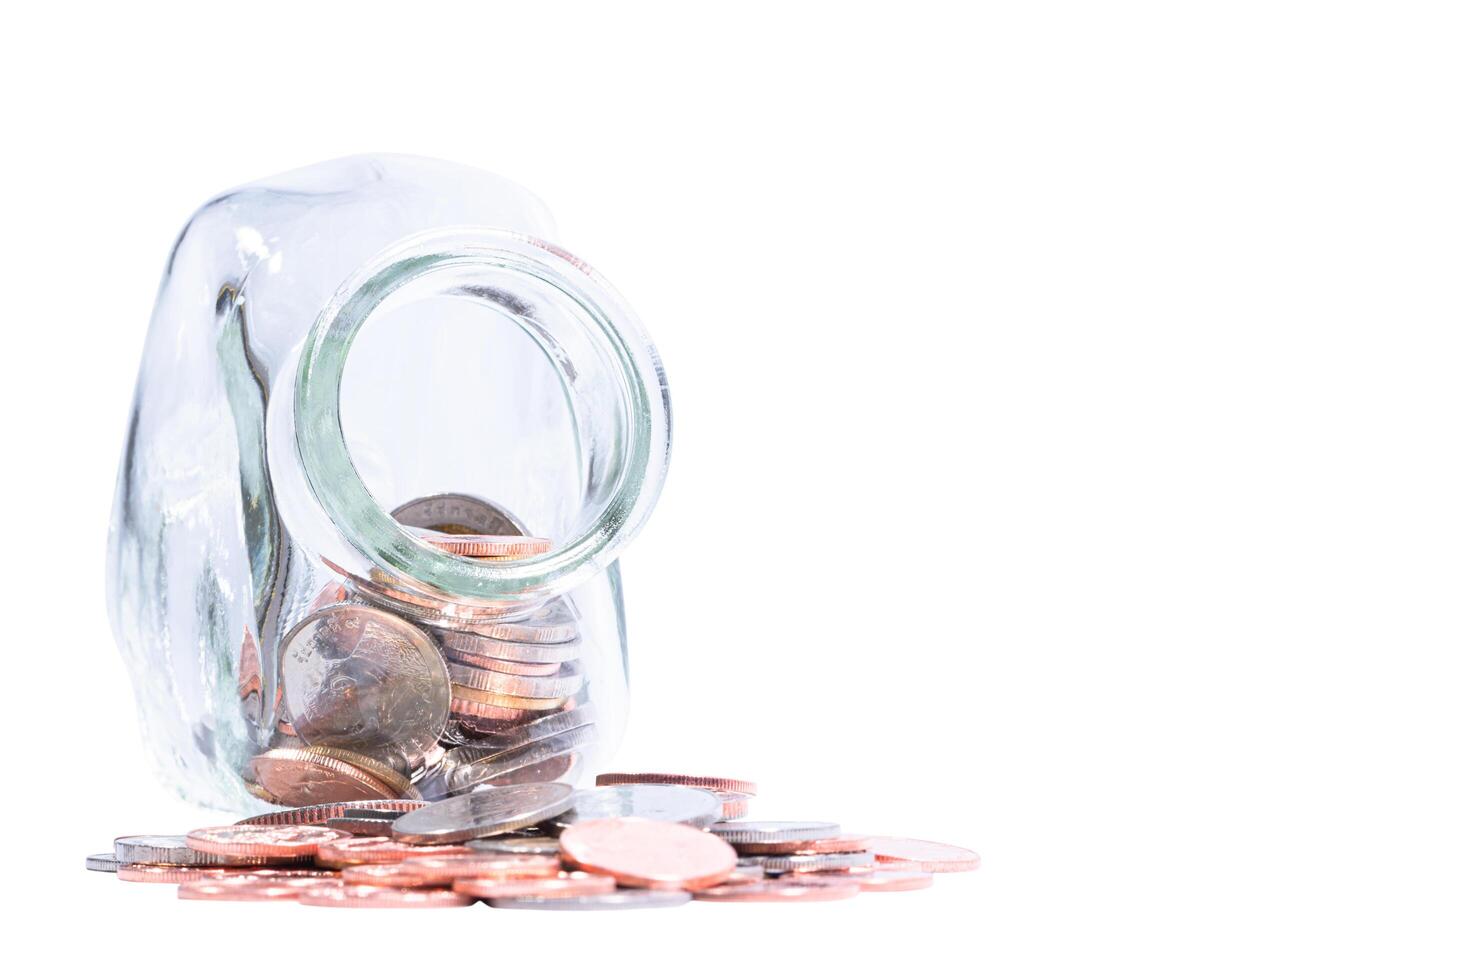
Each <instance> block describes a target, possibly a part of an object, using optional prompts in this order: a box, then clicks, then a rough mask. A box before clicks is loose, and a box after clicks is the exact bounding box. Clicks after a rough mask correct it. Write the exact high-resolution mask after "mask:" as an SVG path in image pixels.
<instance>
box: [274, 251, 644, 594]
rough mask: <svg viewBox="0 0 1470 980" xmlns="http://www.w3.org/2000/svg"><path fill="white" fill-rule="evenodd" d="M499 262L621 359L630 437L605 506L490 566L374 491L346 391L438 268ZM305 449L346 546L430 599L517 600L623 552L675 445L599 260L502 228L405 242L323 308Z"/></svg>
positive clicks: (302, 423)
mask: <svg viewBox="0 0 1470 980" xmlns="http://www.w3.org/2000/svg"><path fill="white" fill-rule="evenodd" d="M456 267H458V268H466V267H481V268H493V269H495V270H498V271H499V272H501V273H507V272H508V273H511V274H513V275H518V276H526V277H530V278H531V279H533V280H535V281H536V282H538V283H539V284H541V285H543V286H550V287H551V288H552V289H554V290H555V291H556V292H557V293H558V294H560V296H562V297H564V298H565V299H566V300H568V301H569V302H568V304H567V309H569V310H572V311H573V312H574V316H575V319H576V321H577V325H578V326H579V327H581V329H582V330H583V331H585V334H586V336H588V337H589V338H591V339H592V340H593V342H594V343H596V344H597V346H598V349H599V350H600V351H601V352H603V353H604V354H605V355H606V357H607V360H608V362H609V363H610V364H613V365H615V366H616V370H615V372H614V373H615V374H616V376H617V378H618V380H619V382H620V386H621V390H622V394H623V398H622V409H623V412H624V414H625V417H624V420H623V422H624V426H625V431H626V436H627V438H626V439H625V440H623V444H622V446H621V452H620V453H619V454H618V457H617V460H616V463H617V476H616V481H615V484H614V487H613V489H612V491H611V493H609V494H608V495H607V500H606V503H605V505H604V506H603V507H602V510H601V513H600V514H599V515H598V516H597V517H596V518H595V519H594V520H593V521H591V523H590V524H588V525H586V526H585V527H584V528H583V529H582V530H581V532H580V533H579V534H577V535H576V536H574V537H572V538H571V539H569V540H567V541H564V542H556V543H554V544H553V546H552V549H551V550H550V551H549V552H546V553H545V554H542V555H537V556H533V557H527V558H522V559H517V560H512V561H496V562H485V561H476V560H474V559H470V558H462V557H459V556H457V555H451V554H449V553H447V552H444V551H441V550H439V549H438V548H435V547H433V546H432V545H429V544H427V543H425V542H424V541H423V540H422V539H420V538H419V537H418V536H417V535H414V534H412V533H410V532H408V531H406V530H405V529H404V528H403V526H402V525H400V524H399V523H398V522H397V521H396V520H394V519H393V518H392V516H391V515H390V513H389V512H388V511H387V510H385V509H384V508H383V506H382V505H381V504H379V503H378V502H377V500H376V499H375V498H374V497H373V495H372V494H371V492H370V491H369V490H368V488H367V486H366V484H365V483H364V481H363V479H362V477H361V475H360V474H359V473H358V470H357V467H356V465H355V464H354V462H353V460H352V456H351V453H350V452H349V450H348V447H347V440H346V436H345V433H344V431H343V428H342V416H341V402H340V396H341V388H342V379H343V376H344V374H345V370H346V364H347V359H348V354H349V353H350V351H351V348H352V344H353V341H354V340H355V339H356V337H357V335H358V333H359V331H360V330H361V329H362V327H363V326H364V324H365V323H366V322H367V320H368V318H369V317H370V316H371V315H372V314H373V312H374V311H375V310H377V309H378V308H379V307H380V306H381V305H382V304H383V302H384V301H385V300H387V298H388V297H389V296H390V295H392V294H393V293H395V292H397V291H398V290H400V289H402V288H404V287H405V286H408V285H410V284H411V283H414V282H416V281H418V280H420V279H421V278H423V277H424V276H427V275H429V274H431V273H434V272H438V271H442V270H450V269H454V268H456ZM292 408H293V413H294V416H295V420H294V421H295V426H294V428H295V436H296V454H297V458H298V460H299V461H300V464H301V467H302V471H303V473H304V475H305V477H306V481H307V485H308V486H309V488H310V491H311V493H312V496H313V497H315V499H316V501H317V503H318V504H319V505H320V506H321V508H322V509H323V511H324V512H325V514H326V516H327V517H328V519H329V520H330V521H331V522H332V523H333V524H334V525H335V526H336V528H337V529H338V532H339V533H340V535H341V536H342V538H343V539H344V540H345V541H346V543H347V544H348V545H349V546H350V547H351V548H352V549H353V550H354V551H356V552H357V554H358V555H359V556H360V557H361V558H362V559H363V561H364V562H366V566H364V567H361V568H359V569H356V570H355V571H361V572H365V573H366V572H370V571H371V570H372V569H373V568H374V567H376V568H378V569H382V570H383V571H387V572H389V573H391V574H392V575H393V576H394V577H395V578H401V579H402V580H403V581H404V583H405V584H409V585H417V586H421V587H422V588H423V589H424V590H425V591H426V592H427V593H428V594H430V595H434V594H442V595H448V596H455V597H463V598H468V599H484V600H505V599H507V598H512V597H514V598H522V599H524V598H529V597H539V596H550V595H555V594H560V593H562V592H565V591H567V590H568V589H571V588H573V587H574V586H576V585H577V584H579V583H581V582H583V581H585V580H586V579H588V578H590V577H591V576H593V575H595V574H597V573H598V572H599V571H601V570H602V569H604V568H606V567H607V566H608V565H610V564H611V563H612V562H613V561H615V560H616V559H617V556H618V553H619V552H620V551H621V549H622V547H623V546H624V545H625V544H626V543H627V542H628V541H629V540H630V539H631V538H632V537H633V535H634V534H636V533H637V531H638V530H639V529H640V528H641V527H642V525H643V523H644V521H646V520H647V518H648V516H649V514H650V513H651V511H652V509H653V505H654V503H655V502H656V501H657V499H658V495H659V492H660V491H661V489H662V486H663V481H664V476H665V473H666V472H667V468H668V455H669V447H670V439H669V436H670V428H669V396H668V385H667V382H666V380H665V376H664V370H663V363H662V361H661V360H660V358H659V356H658V352H657V350H656V349H655V348H654V346H653V343H652V341H651V340H650V339H649V337H648V335H647V333H646V332H645V331H644V329H643V326H642V324H641V323H640V322H639V320H638V318H637V316H636V315H635V314H634V313H633V311H632V310H631V309H630V308H629V307H628V304H627V303H626V302H625V301H624V300H623V299H622V297H621V296H619V295H618V293H617V292H616V291H615V290H613V288H612V287H611V286H610V285H609V284H608V283H607V282H606V280H604V279H603V278H602V277H601V276H600V275H598V274H597V273H596V272H595V271H594V270H593V269H592V268H591V267H590V266H589V265H587V263H585V262H583V261H582V260H581V259H578V258H577V257H576V256H574V255H571V254H570V253H568V252H566V251H565V250H564V249H561V248H560V247H558V246H556V245H553V244H551V243H550V242H546V241H543V240H541V239H538V238H535V237H532V236H529V235H524V234H520V233H518V232H513V231H507V230H503V229H493V228H476V227H459V228H444V229H437V230H434V231H431V232H426V233H423V234H419V235H415V236H412V237H410V238H407V239H403V240H401V241H399V242H397V243H395V244H394V245H391V246H389V247H388V248H387V249H385V250H384V251H382V252H380V253H379V254H378V255H377V256H376V257H375V258H373V259H370V260H369V261H367V262H366V263H364V264H363V266H362V267H360V268H359V269H358V271H357V272H355V273H354V274H353V275H352V276H350V277H349V278H348V280H347V281H346V282H344V283H343V284H342V286H341V287H339V288H338V290H337V292H336V293H335V294H334V296H333V297H332V299H331V300H330V301H329V302H328V303H327V304H326V306H325V307H323V309H322V311H321V313H320V315H319V316H318V317H317V319H316V322H315V323H314V324H313V325H312V327H311V330H310V332H309V333H308V334H307V337H306V340H305V342H304V344H303V346H302V351H301V358H300V362H299V365H298V369H297V376H296V385H295V397H294V400H293V405H292Z"/></svg>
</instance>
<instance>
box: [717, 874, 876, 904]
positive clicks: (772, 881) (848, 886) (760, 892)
mask: <svg viewBox="0 0 1470 980" xmlns="http://www.w3.org/2000/svg"><path fill="white" fill-rule="evenodd" d="M859 891H860V889H859V888H858V886H857V884H856V883H855V882H841V883H839V884H816V883H814V882H798V881H789V880H787V879H785V878H768V879H766V880H765V881H742V882H739V883H737V884H733V885H716V886H714V887H713V888H705V889H702V890H700V891H696V892H695V893H694V897H695V898H696V899H698V900H699V901H701V902H832V901H836V900H838V899H843V898H852V897H854V896H856V895H857V893H858V892H859Z"/></svg>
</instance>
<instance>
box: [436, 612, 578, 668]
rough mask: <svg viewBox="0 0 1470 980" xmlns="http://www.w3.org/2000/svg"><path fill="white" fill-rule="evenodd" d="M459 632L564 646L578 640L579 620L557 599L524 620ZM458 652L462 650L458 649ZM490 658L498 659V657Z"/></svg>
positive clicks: (475, 625) (470, 626) (473, 625)
mask: <svg viewBox="0 0 1470 980" xmlns="http://www.w3.org/2000/svg"><path fill="white" fill-rule="evenodd" d="M458 632H462V633H474V634H478V635H479V636H483V637H486V638H488V639H492V640H504V641H506V642H508V643H521V644H546V645H560V644H564V643H567V642H569V641H571V640H575V639H576V638H577V617H576V614H575V613H573V612H572V608H571V606H570V605H568V604H567V602H566V600H565V599H553V600H551V601H550V602H548V603H546V604H545V605H543V606H542V607H541V608H539V609H537V610H536V611H535V612H533V613H531V614H530V615H529V616H526V617H524V618H521V619H516V620H513V621H511V620H507V621H497V622H483V623H480V622H477V623H468V622H466V623H463V624H461V625H460V626H459V628H458ZM456 639H458V638H456ZM449 645H451V646H452V645H453V644H449ZM456 649H459V648H458V647H456ZM472 652H473V651H472ZM486 655H487V656H496V654H486ZM501 659H504V660H519V659H521V658H520V657H502V658H501Z"/></svg>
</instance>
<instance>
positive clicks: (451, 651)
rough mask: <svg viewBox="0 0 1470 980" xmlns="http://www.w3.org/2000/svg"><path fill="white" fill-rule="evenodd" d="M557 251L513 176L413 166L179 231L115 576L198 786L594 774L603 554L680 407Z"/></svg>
mask: <svg viewBox="0 0 1470 980" xmlns="http://www.w3.org/2000/svg"><path fill="white" fill-rule="evenodd" d="M552 240H554V229H553V227H552V225H551V222H550V218H549V216H548V214H547V212H546V210H545V208H544V207H543V206H542V205H541V204H540V202H539V201H537V200H536V199H535V198H534V197H532V196H531V195H530V194H529V193H528V192H526V191H525V190H523V189H521V188H520V187H518V186H516V185H514V184H511V183H509V182H507V181H504V180H502V179H500V178H497V177H494V176H492V175H489V174H485V173H482V172H480V171H476V170H471V169H468V168H464V167H458V166H455V165H452V164H447V163H442V162H439V161H433V160H423V159H417V158H407V157H354V158H349V159H345V160H337V161H332V162H330V163H324V164H319V165H317V166H314V167H309V168H306V169H304V170H300V171H295V172H292V173H289V174H285V175H282V176H279V177H275V178H271V179H268V180H264V181H260V182H257V183H254V184H250V185H247V186H245V187H242V188H239V189H237V190H234V191H231V192H229V193H226V194H223V195H221V196H220V197H218V198H216V199H214V200H212V201H210V202H208V203H207V204H206V205H205V206H204V207H203V208H201V209H200V210H199V212H198V213H197V214H195V215H194V217H193V218H192V219H191V220H190V221H189V223H188V224H187V226H186V227H185V229H184V231H183V233H182V234H181V235H180V237H179V240H178V242H177V243H176V245H175V247H174V249H173V252H172V254H171V255H170V256H169V258H168V263H167V266H166V268H165V273H164V279H163V284H162V287H161V289H160V292H159V297H158V302H157V306H156V308H155V310H154V314H153V320H152V324H151V326H150V329H149V333H148V339H147V343H146V345H145V349H144V353H143V362H142V366H141V368H140V370H139V375H138V386H137V391H136V395H135V400H134V405H133V410H132V414H131V417H130V419H129V423H128V431H127V439H126V444H125V447H124V450H123V458H122V464H121V467H120V471H119V475H118V486H117V495H116V502H115V508H114V514H113V524H112V528H111V540H110V544H109V558H108V570H109V577H108V579H109V580H108V592H109V599H110V609H111V614H112V619H113V626H114V631H115V633H116V636H117V641H118V645H119V648H120V649H121V651H122V653H123V656H124V657H125V659H126V660H127V663H128V666H129V670H130V674H131V677H132V680H133V684H134V688H135V692H136V695H137V702H138V707H139V714H140V718H141V721H142V725H143V729H144V732H145V737H146V739H147V741H148V743H149V745H150V746H151V747H152V749H153V750H154V752H155V755H156V757H157V758H158V760H159V763H160V766H161V769H162V771H163V773H164V776H165V778H166V779H167V780H168V781H169V782H170V783H171V784H172V785H173V786H174V787H176V788H177V790H178V791H179V792H180V793H182V794H183V795H184V796H185V797H186V798H189V799H191V800H194V801H196V802H198V803H201V804H205V805H212V806H217V807H223V808H226V809H233V810H237V811H257V810H261V809H265V808H267V807H268V806H270V805H304V804H308V803H319V802H338V801H346V800H358V799H373V798H381V797H383V796H385V795H386V796H404V797H410V798H412V797H415V796H421V797H423V798H426V799H434V798H439V797H442V796H444V795H448V794H455V793H462V792H471V791H473V790H474V789H475V788H477V787H479V786H483V785H493V784H497V783H502V782H514V781H535V780H545V779H560V780H564V781H571V782H579V781H582V780H583V779H584V778H590V774H592V773H595V772H596V771H597V770H598V768H599V767H600V766H602V765H603V763H604V762H605V761H606V759H607V757H608V755H609V754H610V753H611V751H612V750H613V748H614V747H615V744H616V741H617V739H618V737H619V736H620V734H621V731H622V727H623V723H624V719H625V714H626V708H627V669H626V641H625V636H624V630H623V605H622V588H621V582H620V577H619V573H618V566H617V564H616V558H617V555H618V553H619V551H620V550H621V548H622V547H623V546H624V545H625V544H626V543H627V541H628V540H629V539H630V538H631V537H632V536H633V535H634V534H635V533H636V532H637V530H638V528H639V527H640V526H641V525H642V523H643V521H644V520H646V518H647V516H648V514H649V511H650V510H651V508H652V507H653V504H654V502H655V500H656V499H657V496H658V491H659V489H660V486H661V484H662V481H663V475H664V470H665V468H666V466H667V460H668V450H669V415H668V396H667V390H666V388H665V385H664V378H663V371H662V367H661V365H660V363H659V361H658V356H657V353H656V352H655V351H654V349H653V347H652V345H651V343H650V342H649V340H648V338H647V336H646V335H645V334H644V332H643V330H642V327H641V326H640V324H639V323H638V321H637V318H636V317H635V316H634V314H633V313H632V311H631V310H629V309H628V308H627V306H626V304H625V303H624V302H623V301H622V299H621V298H620V297H618V295H617V294H616V293H615V292H614V291H613V290H612V289H611V287H609V286H608V284H607V283H605V282H604V281H603V280H601V279H600V278H599V277H598V276H597V275H596V273H594V272H593V271H592V270H591V269H590V268H589V267H588V266H587V265H586V264H585V263H583V262H581V261H580V260H579V259H577V258H575V257H573V256H571V255H569V254H567V253H566V252H564V251H563V250H561V249H559V248H557V247H556V246H554V245H551V244H549V242H550V241H552ZM464 551H469V552H471V553H470V554H462V553H452V552H464ZM487 551H490V552H494V554H486V553H485V552H487ZM501 552H508V554H506V555H504V556H502V555H501V554H500V553H501Z"/></svg>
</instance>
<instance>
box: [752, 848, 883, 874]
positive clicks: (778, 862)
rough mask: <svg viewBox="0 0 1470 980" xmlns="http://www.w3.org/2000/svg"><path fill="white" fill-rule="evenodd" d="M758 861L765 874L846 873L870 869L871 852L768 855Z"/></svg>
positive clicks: (871, 862) (871, 863) (871, 861)
mask: <svg viewBox="0 0 1470 980" xmlns="http://www.w3.org/2000/svg"><path fill="white" fill-rule="evenodd" d="M759 861H760V863H761V866H762V867H763V868H765V869H766V871H767V872H770V873H775V874H779V873H781V872H784V871H847V870H848V869H850V868H867V867H872V865H873V852H872V851H858V852H854V853H823V854H770V855H762V856H761V857H760V858H759Z"/></svg>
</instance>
